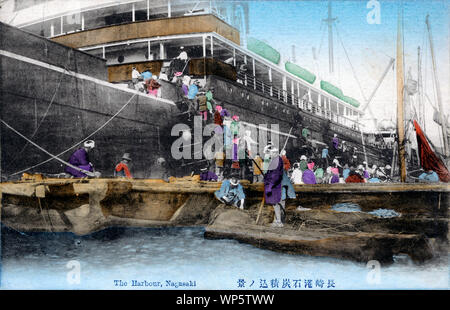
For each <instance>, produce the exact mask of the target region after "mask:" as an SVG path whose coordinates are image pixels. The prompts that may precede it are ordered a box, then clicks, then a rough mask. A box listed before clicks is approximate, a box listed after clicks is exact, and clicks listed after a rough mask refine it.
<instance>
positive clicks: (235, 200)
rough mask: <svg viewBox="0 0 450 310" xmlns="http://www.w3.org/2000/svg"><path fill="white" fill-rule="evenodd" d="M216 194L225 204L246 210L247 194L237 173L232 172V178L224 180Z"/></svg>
mask: <svg viewBox="0 0 450 310" xmlns="http://www.w3.org/2000/svg"><path fill="white" fill-rule="evenodd" d="M214 195H215V196H216V198H217V199H219V200H220V201H221V202H223V203H224V204H226V205H231V206H235V207H238V208H239V209H241V210H244V201H245V194H244V189H243V187H242V185H241V184H240V183H239V179H238V176H237V174H232V175H231V178H230V179H227V180H224V181H223V182H222V186H221V187H220V189H219V190H218V191H216V192H215V193H214Z"/></svg>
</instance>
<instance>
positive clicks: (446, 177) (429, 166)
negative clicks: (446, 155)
mask: <svg viewBox="0 0 450 310" xmlns="http://www.w3.org/2000/svg"><path fill="white" fill-rule="evenodd" d="M414 127H415V128H416V136H417V146H418V148H419V157H420V164H421V166H422V168H423V169H424V170H426V171H428V170H433V171H434V172H436V173H437V174H438V176H439V180H440V181H441V182H450V173H449V172H448V169H447V167H445V164H444V163H443V162H442V160H441V159H440V158H439V157H438V156H436V154H435V153H434V152H433V150H432V149H431V147H430V145H429V144H428V141H427V138H426V137H425V134H424V133H423V132H422V129H421V128H420V126H419V124H417V122H416V121H414Z"/></svg>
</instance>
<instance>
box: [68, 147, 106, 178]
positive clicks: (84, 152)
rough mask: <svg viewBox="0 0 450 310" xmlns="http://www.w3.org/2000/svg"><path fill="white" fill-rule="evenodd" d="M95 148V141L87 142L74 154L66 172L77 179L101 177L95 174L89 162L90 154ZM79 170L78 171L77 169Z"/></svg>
mask: <svg viewBox="0 0 450 310" xmlns="http://www.w3.org/2000/svg"><path fill="white" fill-rule="evenodd" d="M94 147H95V142H94V141H93V140H87V141H85V142H84V144H83V146H82V147H81V148H79V149H78V150H76V151H75V152H73V154H72V155H71V156H70V159H69V164H70V165H71V166H73V167H71V166H66V168H65V169H64V171H65V172H66V173H68V174H69V175H71V176H72V177H75V178H85V177H87V176H99V175H100V173H98V172H97V173H94V166H93V165H92V164H91V163H90V162H89V156H88V153H89V152H90V151H91V150H92V149H93V148H94ZM74 167H76V168H78V169H76V168H74Z"/></svg>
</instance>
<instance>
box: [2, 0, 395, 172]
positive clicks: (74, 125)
mask: <svg viewBox="0 0 450 310" xmlns="http://www.w3.org/2000/svg"><path fill="white" fill-rule="evenodd" d="M62 3H63V1H58V0H55V1H34V2H31V3H29V2H26V1H4V2H3V3H2V10H3V12H4V14H5V12H8V10H9V11H10V17H11V20H10V22H9V23H10V24H11V25H13V26H11V25H7V24H4V23H2V24H0V27H1V29H0V31H1V33H2V36H1V48H0V57H1V68H2V70H1V91H2V93H1V97H2V105H1V119H2V121H3V122H2V126H1V173H2V177H3V178H4V179H5V178H7V179H14V178H19V177H20V174H21V173H22V172H46V173H48V174H57V173H60V172H62V171H63V169H64V165H63V163H61V162H60V161H58V160H55V159H54V158H53V159H52V156H55V157H58V158H61V159H64V160H67V159H68V158H69V156H70V153H71V152H72V151H73V150H74V149H75V148H76V147H77V146H79V145H80V143H81V142H83V141H84V140H86V139H87V138H89V139H94V140H95V141H96V148H95V149H94V152H93V154H91V155H90V156H91V161H92V162H93V163H95V167H96V169H98V170H99V171H101V172H102V175H103V176H106V177H107V176H112V175H113V167H114V164H115V163H116V162H117V161H118V160H120V157H121V155H122V154H123V153H125V152H127V153H130V154H132V155H131V156H132V157H133V171H134V176H135V177H136V178H155V177H159V173H160V171H159V170H158V169H159V168H158V164H157V159H158V158H160V157H163V158H165V159H167V161H168V169H169V170H170V171H169V173H170V174H171V175H183V174H186V173H188V172H190V171H191V169H193V167H194V166H196V164H194V165H191V166H188V165H185V164H186V163H187V161H184V160H175V159H174V158H172V156H171V154H170V150H171V145H172V143H173V141H174V140H175V139H176V138H178V136H172V135H171V130H172V128H173V126H174V125H175V124H177V123H180V122H181V123H183V122H187V121H186V119H184V118H183V117H184V115H183V111H182V109H181V110H180V105H179V95H178V88H177V87H178V86H176V85H175V84H174V83H171V82H168V81H163V80H160V81H159V82H160V84H161V85H162V86H161V93H160V97H153V96H149V95H147V94H144V93H141V92H139V91H137V90H135V89H133V88H130V87H129V86H130V82H131V72H132V68H133V67H135V68H137V69H138V70H139V71H140V72H142V71H144V70H146V69H149V70H150V71H151V72H152V74H154V75H157V76H160V73H161V69H162V68H165V69H164V70H167V71H168V72H170V69H171V65H173V60H174V59H176V58H177V57H178V56H179V55H180V52H183V51H185V52H186V53H187V55H188V57H189V61H188V62H187V64H186V67H185V68H183V73H184V74H185V75H189V76H190V77H191V78H192V79H196V80H198V81H199V82H200V84H201V85H204V86H206V87H207V88H211V87H214V99H215V101H216V102H217V103H219V104H221V105H222V106H224V107H225V108H226V109H227V110H228V111H229V112H230V114H231V115H238V116H239V118H240V123H241V126H242V129H243V130H242V132H244V131H246V130H250V131H251V133H252V135H255V140H257V139H258V138H260V137H267V140H269V139H270V134H275V135H276V136H277V137H279V145H280V146H285V147H286V150H287V153H288V154H289V156H291V157H292V158H293V159H297V158H298V157H299V155H300V154H301V153H302V152H311V153H313V152H316V153H319V152H320V151H321V150H322V148H324V147H325V146H326V145H331V141H332V138H333V135H334V134H337V136H338V137H339V139H340V141H346V145H347V148H348V150H350V151H351V154H352V156H355V157H356V160H355V163H358V164H360V163H362V162H363V161H364V160H365V161H367V162H368V163H369V164H370V165H372V164H376V165H378V166H384V165H386V164H390V163H391V161H392V154H393V151H392V143H389V142H387V141H388V140H389V139H392V134H391V133H384V135H382V134H366V133H363V132H362V131H361V129H362V128H361V127H362V125H361V124H360V123H359V119H360V118H361V117H362V111H361V110H360V109H359V105H360V104H359V102H358V101H356V100H355V99H353V98H350V97H348V96H345V95H344V93H343V91H342V90H341V89H339V88H338V87H336V86H334V85H332V84H331V83H329V82H327V81H320V83H319V84H320V87H315V86H314V85H313V84H314V82H315V81H316V75H314V74H313V73H311V72H309V71H308V70H306V69H305V68H302V67H300V66H298V65H297V64H295V63H292V62H286V63H285V64H284V68H282V67H281V65H280V54H279V52H278V51H276V50H275V49H273V48H272V47H270V46H269V45H268V44H267V43H265V42H262V41H260V40H257V39H254V38H250V37H247V36H246V32H247V31H248V28H246V27H248V25H247V24H248V20H247V19H246V15H247V14H248V9H249V8H248V6H247V5H246V4H245V3H244V4H242V3H231V2H219V1H200V2H198V1H185V0H183V1H176V0H164V1H162V0H157V1H148V0H147V1H107V0H104V1H94V2H89V1H86V2H85V1H72V2H66V1H64V5H62ZM41 13H42V14H41ZM16 27H18V28H16ZM243 42H245V43H246V45H247V48H245V47H243V46H241V44H242V43H243ZM170 78H171V76H170ZM316 84H317V83H316ZM187 124H189V126H190V128H191V131H192V130H193V129H192V123H187ZM260 124H267V125H268V126H267V128H263V127H261V126H260ZM271 124H278V127H276V128H275V127H271V126H270V125H271ZM7 125H8V126H7ZM304 128H307V129H308V131H309V136H308V139H307V141H305V140H304V139H303V137H302V130H303V129H304ZM13 129H14V130H15V131H14V130H13ZM261 130H263V132H261ZM21 135H22V136H21ZM26 139H28V141H27V140H26ZM264 139H266V138H264ZM267 140H266V141H267ZM30 141H32V142H33V143H31V142H30ZM259 142H260V144H264V143H263V141H261V139H260V141H259ZM38 146H39V148H38ZM192 152H194V150H192ZM49 154H50V155H49ZM336 156H337V155H336ZM352 158H354V157H352ZM199 165H201V164H200V163H199V164H197V167H199Z"/></svg>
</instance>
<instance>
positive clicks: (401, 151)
mask: <svg viewBox="0 0 450 310" xmlns="http://www.w3.org/2000/svg"><path fill="white" fill-rule="evenodd" d="M400 5H402V4H400ZM402 26H403V16H402V7H400V9H399V13H398V25H397V62H396V65H397V133H398V157H399V163H400V166H399V168H400V181H401V182H405V181H406V162H405V123H404V110H403V95H404V73H403V32H402V30H403V29H402Z"/></svg>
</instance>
